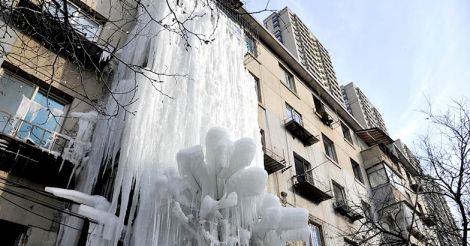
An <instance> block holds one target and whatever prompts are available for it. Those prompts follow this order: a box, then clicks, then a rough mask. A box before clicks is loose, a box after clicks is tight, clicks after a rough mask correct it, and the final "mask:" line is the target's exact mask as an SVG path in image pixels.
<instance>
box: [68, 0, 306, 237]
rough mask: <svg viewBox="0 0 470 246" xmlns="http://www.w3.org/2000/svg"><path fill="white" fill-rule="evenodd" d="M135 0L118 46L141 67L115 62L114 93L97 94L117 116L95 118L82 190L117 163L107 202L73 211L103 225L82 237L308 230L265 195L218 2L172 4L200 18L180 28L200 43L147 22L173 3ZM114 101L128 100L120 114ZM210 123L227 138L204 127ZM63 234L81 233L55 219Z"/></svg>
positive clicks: (253, 122) (246, 78)
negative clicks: (135, 15)
mask: <svg viewBox="0 0 470 246" xmlns="http://www.w3.org/2000/svg"><path fill="white" fill-rule="evenodd" d="M141 2H142V6H146V9H145V11H144V10H142V9H141V10H140V13H141V15H139V20H138V23H137V24H136V27H135V28H134V30H133V31H132V32H131V33H130V35H129V36H130V37H131V38H130V39H129V43H128V44H127V45H125V46H124V47H125V48H124V49H123V50H122V53H121V54H120V55H121V59H123V60H124V61H125V64H136V65H142V64H147V69H143V70H141V72H142V74H140V73H134V72H133V71H131V70H130V69H129V67H127V65H125V64H120V65H119V66H118V68H117V70H116V72H115V77H114V81H113V85H112V90H113V91H114V92H115V93H113V95H112V96H110V97H109V98H108V100H107V102H106V103H105V104H106V110H107V111H108V113H109V114H114V113H117V115H116V117H112V118H111V119H107V120H99V121H98V123H97V126H96V128H95V131H94V136H93V144H92V151H91V153H90V155H89V158H88V162H87V163H88V165H87V166H86V167H85V168H84V170H83V171H82V172H81V173H80V175H81V177H80V179H79V184H78V189H79V190H80V191H82V192H84V193H90V192H91V191H92V189H93V186H94V184H95V182H96V180H97V178H98V175H100V173H99V170H100V167H101V165H103V164H104V165H108V164H107V163H114V162H118V163H119V164H118V166H117V168H118V170H117V176H116V179H115V183H114V194H113V196H112V200H111V201H110V206H109V208H107V209H103V208H100V209H97V208H94V207H90V206H88V205H86V204H85V205H81V206H80V208H79V209H78V212H79V213H81V214H83V215H85V216H87V217H90V218H92V219H94V220H95V221H98V222H99V224H100V225H99V226H91V227H90V234H91V236H89V238H90V240H89V242H88V244H89V245H106V244H108V245H116V243H117V241H118V240H119V239H122V240H123V241H124V244H125V245H248V243H249V242H251V243H253V244H257V245H281V242H282V241H285V240H289V241H291V240H296V239H301V238H305V237H307V236H308V229H307V219H308V213H307V211H306V210H304V209H292V208H282V207H281V206H280V204H279V201H278V199H277V197H275V196H273V195H269V194H265V192H264V187H265V184H266V179H267V174H266V173H265V171H264V170H263V163H262V152H261V151H260V150H261V143H260V135H259V127H258V122H257V107H258V106H257V98H256V92H255V89H254V81H253V78H252V77H251V76H250V74H249V73H248V71H246V69H245V67H244V64H243V60H244V59H243V58H244V54H245V52H246V48H245V43H244V41H243V31H242V30H240V28H238V27H237V25H236V24H234V23H233V22H232V21H231V20H229V19H227V18H225V17H224V15H223V14H222V13H220V12H218V11H217V10H216V8H213V9H214V10H213V11H212V12H210V11H209V10H210V8H209V7H207V6H204V5H203V4H201V1H196V0H180V1H179V3H180V5H179V6H171V9H172V10H173V11H175V12H174V13H175V15H176V18H180V19H181V20H185V19H186V17H187V16H188V15H189V14H192V15H193V16H194V15H196V16H198V17H197V18H193V19H192V20H190V21H187V22H185V27H186V28H187V29H188V30H190V31H191V32H193V33H197V34H201V35H203V37H204V38H205V39H212V38H213V39H214V40H213V41H212V42H210V43H205V42H201V41H200V40H199V39H198V38H197V37H196V36H195V35H188V36H187V38H188V40H187V41H188V42H189V45H190V46H187V43H186V40H184V39H183V38H182V37H181V36H180V35H178V34H175V33H172V32H170V31H168V30H165V29H162V28H161V26H159V25H157V24H156V23H155V22H149V18H153V19H155V20H162V19H163V21H164V22H165V21H171V18H170V20H168V19H165V18H163V17H164V16H168V15H169V14H170V12H169V7H168V5H167V2H172V1H163V0H147V1H141ZM175 2H176V1H175ZM212 7H214V6H212ZM149 13H151V14H152V16H149ZM172 18H173V17H172ZM149 23H150V24H149ZM163 24H165V23H163ZM150 71H153V72H157V73H159V72H165V73H166V74H179V75H184V76H178V77H165V76H160V77H158V76H155V74H154V73H151V72H150ZM149 78H154V79H156V80H163V82H162V83H158V82H155V81H151V80H149ZM135 85H137V89H136V90H133V88H134V86H135ZM129 91H131V93H129ZM116 101H117V102H119V103H120V104H121V105H129V104H130V106H127V107H126V109H127V110H128V111H125V110H123V108H122V107H119V106H118V105H117V103H116ZM216 126H217V127H223V128H225V129H229V132H230V133H231V134H232V135H231V136H229V134H228V133H227V132H225V131H224V130H221V128H215V129H213V130H211V131H209V130H210V129H212V128H213V127H216ZM206 134H207V136H206ZM243 137H248V138H243ZM231 139H240V140H238V141H236V142H232V140H231ZM255 149H258V151H257V152H255ZM131 190H134V192H133V193H131ZM60 194H68V193H67V192H65V193H60ZM120 194H121V195H120ZM130 194H133V196H132V197H130V196H129V195H130ZM80 197H82V196H80ZM128 205H130V206H128ZM128 207H129V209H124V208H128ZM100 211H102V213H101V212H100ZM126 213H129V215H130V217H129V220H128V221H129V222H128V223H127V226H126V225H125V223H124V222H125V217H126ZM113 214H116V216H115V217H114V216H113ZM107 215H109V216H107ZM65 220H66V221H65V222H64V223H75V222H74V219H73V218H69V219H68V221H67V219H65ZM281 221H282V223H280V222H281ZM77 226H79V225H78V224H77ZM110 228H111V229H110ZM61 235H62V240H61V241H60V242H59V244H60V245H67V243H70V242H73V240H72V239H73V238H74V237H75V238H76V236H77V232H74V231H73V230H71V229H68V228H63V229H62V231H61Z"/></svg>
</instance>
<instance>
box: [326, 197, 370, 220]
mask: <svg viewBox="0 0 470 246" xmlns="http://www.w3.org/2000/svg"><path fill="white" fill-rule="evenodd" d="M333 208H334V209H335V211H336V212H337V213H339V214H341V215H343V216H346V217H348V218H349V219H350V220H351V221H352V222H354V221H356V220H360V219H362V218H364V215H362V214H361V213H359V212H356V211H354V209H353V208H352V207H351V206H349V204H348V202H347V201H336V202H334V203H333Z"/></svg>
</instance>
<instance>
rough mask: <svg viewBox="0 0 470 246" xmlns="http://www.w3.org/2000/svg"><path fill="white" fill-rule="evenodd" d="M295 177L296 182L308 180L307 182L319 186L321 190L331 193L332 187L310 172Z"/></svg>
mask: <svg viewBox="0 0 470 246" xmlns="http://www.w3.org/2000/svg"><path fill="white" fill-rule="evenodd" d="M293 178H294V180H295V181H296V183H304V182H307V183H310V184H312V185H313V186H315V187H317V188H318V189H319V190H321V191H323V192H325V193H329V191H330V188H329V187H328V186H327V185H326V184H324V183H323V182H321V181H320V180H317V179H315V178H314V177H313V175H312V174H311V173H309V172H305V173H301V174H297V175H294V177H293Z"/></svg>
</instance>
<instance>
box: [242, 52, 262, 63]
mask: <svg viewBox="0 0 470 246" xmlns="http://www.w3.org/2000/svg"><path fill="white" fill-rule="evenodd" d="M249 58H252V59H253V60H255V61H256V62H257V63H258V64H261V62H260V61H259V60H258V55H253V54H252V53H250V52H246V54H245V65H246V64H247V63H248V59H249Z"/></svg>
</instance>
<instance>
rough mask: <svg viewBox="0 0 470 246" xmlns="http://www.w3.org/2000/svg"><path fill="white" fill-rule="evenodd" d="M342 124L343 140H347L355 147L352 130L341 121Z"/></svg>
mask: <svg viewBox="0 0 470 246" xmlns="http://www.w3.org/2000/svg"><path fill="white" fill-rule="evenodd" d="M340 124H341V131H342V132H343V138H344V140H346V141H347V142H348V143H350V144H352V145H354V142H353V137H352V134H351V129H350V128H349V127H348V126H347V125H346V124H345V123H344V122H342V121H340Z"/></svg>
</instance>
